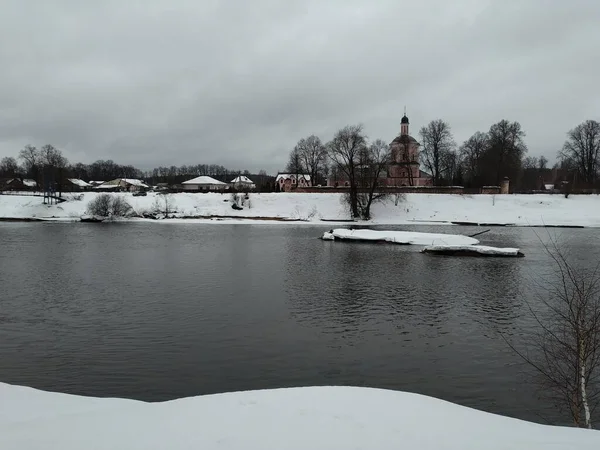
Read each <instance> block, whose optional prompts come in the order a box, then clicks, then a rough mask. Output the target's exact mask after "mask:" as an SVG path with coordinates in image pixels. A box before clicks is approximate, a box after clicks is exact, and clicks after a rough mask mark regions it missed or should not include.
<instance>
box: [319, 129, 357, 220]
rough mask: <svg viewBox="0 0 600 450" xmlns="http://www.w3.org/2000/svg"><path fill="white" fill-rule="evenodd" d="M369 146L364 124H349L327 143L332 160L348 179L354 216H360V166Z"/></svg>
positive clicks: (350, 204) (351, 211)
mask: <svg viewBox="0 0 600 450" xmlns="http://www.w3.org/2000/svg"><path fill="white" fill-rule="evenodd" d="M366 147H367V137H366V136H365V134H364V133H363V126H362V125H347V126H345V127H344V128H342V129H341V130H339V131H338V132H337V133H335V135H334V136H333V139H332V140H331V141H330V142H329V143H328V144H327V154H328V156H329V158H330V159H331V162H332V163H333V164H334V165H335V167H336V168H337V169H338V173H340V174H343V175H344V176H345V177H346V178H347V179H348V184H349V192H348V203H349V206H350V213H351V215H352V217H355V218H356V217H360V211H359V207H358V182H359V179H358V178H359V173H358V166H359V164H360V158H361V154H363V152H364V151H365V149H366Z"/></svg>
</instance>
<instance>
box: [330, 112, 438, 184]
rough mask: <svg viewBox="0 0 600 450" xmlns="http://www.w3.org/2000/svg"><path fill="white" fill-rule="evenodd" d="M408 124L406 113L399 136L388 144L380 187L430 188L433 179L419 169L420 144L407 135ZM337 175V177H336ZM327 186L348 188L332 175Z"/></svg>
mask: <svg viewBox="0 0 600 450" xmlns="http://www.w3.org/2000/svg"><path fill="white" fill-rule="evenodd" d="M409 125H410V122H409V120H408V117H407V116H406V112H405V113H404V116H403V117H402V119H401V121H400V134H399V135H398V136H396V137H395V138H394V140H393V141H392V142H391V143H390V145H389V146H390V152H391V155H390V164H389V166H388V169H387V173H385V174H384V175H383V177H382V178H381V179H380V185H383V186H387V187H402V186H432V185H433V178H432V176H431V175H429V174H428V173H427V172H423V171H422V170H421V169H420V162H419V147H420V145H421V144H419V142H418V141H417V140H416V139H415V138H414V137H412V136H411V135H410V133H409ZM336 175H338V176H336ZM328 186H332V187H344V186H348V181H347V180H345V179H343V178H342V177H340V176H339V174H334V175H333V176H332V177H331V178H330V179H329V180H328Z"/></svg>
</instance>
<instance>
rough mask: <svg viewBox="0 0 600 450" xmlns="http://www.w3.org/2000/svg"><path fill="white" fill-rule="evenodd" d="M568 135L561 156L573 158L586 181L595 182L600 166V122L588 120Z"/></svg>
mask: <svg viewBox="0 0 600 450" xmlns="http://www.w3.org/2000/svg"><path fill="white" fill-rule="evenodd" d="M567 136H568V138H567V141H566V142H565V144H564V146H563V148H562V150H561V151H560V152H559V157H560V158H563V159H570V160H572V161H573V162H574V164H575V166H576V168H577V171H578V172H579V175H580V177H581V179H582V180H583V181H584V182H586V183H590V184H593V183H595V182H596V180H597V179H598V169H599V168H600V123H598V122H596V121H595V120H586V121H585V122H583V123H581V124H579V125H577V126H576V127H575V128H573V129H572V130H570V131H569V132H568V133H567Z"/></svg>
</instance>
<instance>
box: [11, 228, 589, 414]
mask: <svg viewBox="0 0 600 450" xmlns="http://www.w3.org/2000/svg"><path fill="white" fill-rule="evenodd" d="M406 228H407V227H404V229H406ZM326 229H327V227H326V226H324V227H315V226H287V225H286V226H281V225H273V226H264V225H260V226H255V225H197V224H166V223H151V224H115V225H94V224H39V223H31V224H21V223H19V224H15V223H4V224H0V289H1V291H0V292H1V293H0V380H1V381H4V382H9V383H17V384H24V385H30V386H34V387H37V388H41V389H48V390H56V391H61V392H69V393H76V394H84V395H95V396H119V397H130V398H136V399H142V400H149V401H155V400H165V399H172V398H175V397H182V396H190V395H198V394H207V393H216V392H224V391H235V390H245V389H261V388H274V387H284V386H303V385H327V384H336V385H340V384H349V385H359V386H373V387H382V388H390V389H400V390H407V391H412V392H419V393H424V394H428V395H432V396H436V397H439V398H442V399H446V400H450V401H454V402H457V403H460V404H463V405H467V406H472V407H476V408H479V409H482V410H486V411H491V412H496V413H501V414H506V415H510V416H514V417H520V418H525V419H530V420H536V421H542V418H541V417H544V418H546V419H548V420H551V421H554V422H561V420H562V418H561V416H560V415H559V413H558V412H557V411H556V409H555V408H553V407H552V406H551V405H550V404H548V402H547V401H544V400H541V399H538V392H536V389H535V383H534V380H533V379H531V377H529V375H528V374H527V372H526V368H525V367H524V366H523V365H522V364H521V362H520V361H519V359H518V357H517V356H515V354H514V353H513V352H512V351H511V350H510V349H509V348H508V346H507V345H506V343H505V342H504V340H503V339H501V337H500V334H499V333H500V332H501V333H503V334H504V335H505V336H507V337H509V338H510V339H511V340H513V341H515V342H521V343H523V342H522V341H523V339H524V338H523V336H524V333H525V332H526V331H527V330H530V329H531V327H532V326H533V323H532V321H531V320H530V319H529V316H528V314H527V310H526V307H525V303H524V299H528V300H529V301H532V302H534V301H535V300H534V296H533V293H534V289H533V286H534V285H536V284H539V282H540V280H543V279H544V278H543V277H544V276H546V274H547V273H548V271H549V269H550V268H551V265H550V261H549V258H548V257H547V255H546V254H545V253H544V250H543V247H542V246H541V244H540V242H539V240H538V237H537V236H536V235H535V231H534V230H532V229H522V228H497V229H493V230H492V231H491V232H490V233H487V234H485V235H484V236H482V241H483V242H484V243H487V244H491V245H493V244H500V245H514V246H519V247H521V248H522V249H523V251H524V252H525V253H526V255H527V256H526V258H523V259H484V258H447V257H435V256H431V255H423V254H420V253H419V252H418V248H417V247H410V246H394V245H378V244H345V243H334V242H324V241H320V240H318V239H316V237H318V236H320V234H321V233H322V232H323V231H324V230H326ZM412 229H414V230H420V231H442V232H449V233H450V232H453V233H473V232H475V231H477V230H476V229H475V228H463V227H437V228H436V227H414V228H412ZM537 232H538V233H541V234H542V237H544V235H545V233H546V232H545V231H543V230H539V229H538V230H537ZM557 233H558V234H561V236H560V238H561V240H562V241H563V242H565V243H567V245H568V248H569V249H570V250H571V251H573V252H577V254H578V256H579V257H584V258H586V259H589V261H596V260H597V259H598V257H599V256H600V245H599V244H598V243H597V242H598V232H597V231H595V230H590V229H581V230H562V231H560V232H553V235H554V236H555V235H556V234H557ZM546 237H547V236H546Z"/></svg>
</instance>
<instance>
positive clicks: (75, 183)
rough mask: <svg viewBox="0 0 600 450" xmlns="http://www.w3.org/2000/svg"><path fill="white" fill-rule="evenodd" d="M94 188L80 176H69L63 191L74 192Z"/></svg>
mask: <svg viewBox="0 0 600 450" xmlns="http://www.w3.org/2000/svg"><path fill="white" fill-rule="evenodd" d="M91 188H92V185H91V184H90V183H86V182H85V181H83V180H80V179H79V178H67V180H66V181H65V182H64V183H63V186H62V190H63V192H74V191H88V190H90V189H91Z"/></svg>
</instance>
